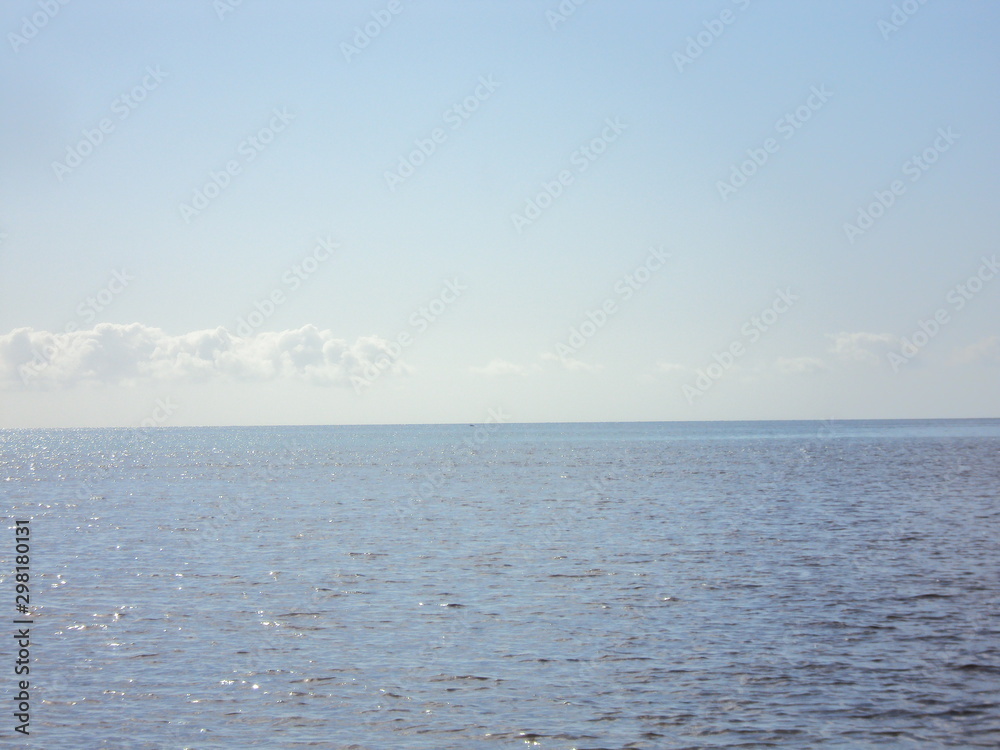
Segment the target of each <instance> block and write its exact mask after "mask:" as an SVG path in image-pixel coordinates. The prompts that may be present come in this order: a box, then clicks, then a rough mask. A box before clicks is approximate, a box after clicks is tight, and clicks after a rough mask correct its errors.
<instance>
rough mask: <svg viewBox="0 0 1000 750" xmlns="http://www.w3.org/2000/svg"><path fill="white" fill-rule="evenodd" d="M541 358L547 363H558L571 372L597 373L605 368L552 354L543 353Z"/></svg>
mask: <svg viewBox="0 0 1000 750" xmlns="http://www.w3.org/2000/svg"><path fill="white" fill-rule="evenodd" d="M541 358H542V359H543V360H544V361H546V362H557V363H558V364H560V365H561V366H562V367H564V368H566V369H567V370H569V371H570V372H597V371H598V370H600V369H602V367H603V366H602V365H591V364H588V363H587V362H584V361H583V360H581V359H574V358H573V357H559V356H557V355H555V354H553V353H552V352H542V355H541Z"/></svg>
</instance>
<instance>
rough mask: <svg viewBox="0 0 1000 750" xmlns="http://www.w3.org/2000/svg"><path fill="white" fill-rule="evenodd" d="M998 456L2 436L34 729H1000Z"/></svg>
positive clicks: (857, 437) (364, 436) (955, 451)
mask: <svg viewBox="0 0 1000 750" xmlns="http://www.w3.org/2000/svg"><path fill="white" fill-rule="evenodd" d="M998 459H1000V421H998V420H959V421H906V422H826V423H821V422H757V423H645V424H637V423H628V424H580V425H502V426H495V425H489V426H484V425H479V426H475V427H471V426H468V425H457V426H412V427H292V428H166V429H151V430H23V431H0V486H2V489H3V501H4V504H5V507H6V508H7V509H8V511H7V512H8V513H9V515H10V516H11V517H24V516H29V517H30V518H31V527H32V536H33V541H32V544H33V562H32V565H33V579H32V590H33V594H32V596H33V598H32V602H33V605H34V613H33V614H34V619H35V621H36V624H35V625H34V628H33V633H32V635H33V643H32V655H33V657H34V661H33V663H32V666H31V669H32V672H31V676H32V727H31V728H32V735H31V738H30V740H27V741H26V740H24V739H18V740H17V744H18V745H20V746H24V747H32V748H45V749H46V750H50V749H56V750H58V749H61V748H185V747H187V748H199V749H200V748H242V747H261V748H306V747H314V748H372V749H379V750H381V749H383V748H421V749H423V748H427V749H428V750H430V749H431V748H433V749H435V750H439V749H440V748H505V747H510V748H514V747H526V746H533V747H537V748H543V749H547V748H552V749H559V750H568V749H569V748H578V749H579V750H583V749H584V748H717V747H747V748H757V747H789V748H812V747H823V748H865V747H900V748H929V747H961V748H973V747H991V748H992V747H997V746H998V745H1000V638H998V637H1000V612H998V601H1000V580H998V577H1000V541H998V540H1000V535H998V531H1000V503H998V494H1000V460H998ZM6 533H7V538H6V539H5V540H0V562H2V568H0V575H2V577H3V583H2V585H0V611H2V608H3V607H5V606H8V602H9V608H10V609H9V611H10V612H11V614H12V615H13V597H14V591H13V581H12V579H11V575H10V574H11V571H12V567H13V562H12V560H11V554H10V553H11V552H12V551H13V543H14V542H13V531H12V530H10V531H8V532H6ZM5 640H8V641H9V640H12V639H5ZM0 658H3V660H4V661H11V662H12V660H13V656H12V649H11V644H10V643H8V645H7V646H5V647H3V648H2V649H0ZM2 671H3V673H4V674H5V675H6V676H5V677H4V678H2V679H0V684H2V687H3V690H4V693H3V699H4V705H5V706H10V705H11V704H12V701H11V698H12V688H13V679H14V678H13V675H12V671H13V669H12V667H11V668H3V670H2ZM9 713H10V712H9V711H4V712H3V715H4V716H7V715H8V714H9ZM2 722H3V723H2V724H0V736H3V737H5V738H7V739H9V738H10V737H11V728H12V726H13V720H12V718H9V717H8V718H5V719H3V720H2Z"/></svg>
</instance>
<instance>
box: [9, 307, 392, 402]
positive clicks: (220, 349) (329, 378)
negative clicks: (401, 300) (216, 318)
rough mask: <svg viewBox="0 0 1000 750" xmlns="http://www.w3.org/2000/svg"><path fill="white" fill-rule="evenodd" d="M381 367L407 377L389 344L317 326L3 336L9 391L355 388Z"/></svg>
mask: <svg viewBox="0 0 1000 750" xmlns="http://www.w3.org/2000/svg"><path fill="white" fill-rule="evenodd" d="M376 369H377V370H380V371H381V372H382V373H383V374H385V373H401V372H407V371H408V368H407V367H406V366H405V365H402V364H401V363H399V362H397V361H396V360H395V357H394V356H392V352H391V350H390V342H389V341H387V340H385V339H382V338H379V337H377V336H362V337H359V338H357V339H356V340H355V341H354V342H353V343H352V342H348V341H346V340H344V339H339V338H336V337H335V336H334V335H333V333H332V332H331V331H329V330H320V329H319V328H317V327H316V326H314V325H307V326H303V327H302V328H298V329H291V330H287V331H262V332H259V333H256V334H253V335H250V336H246V337H239V336H234V335H233V334H231V333H230V332H229V331H227V330H226V329H225V328H222V327H220V328H215V329H209V330H204V331H191V332H190V333H182V334H178V335H172V334H168V333H166V332H165V331H163V330H161V329H159V328H153V327H150V326H145V325H142V324H141V323H130V324H127V325H121V324H114V323H102V324H100V325H98V326H96V327H95V328H94V329H92V330H87V331H72V332H65V333H62V332H50V331H36V330H34V329H31V328H18V329H16V330H14V331H11V332H10V333H8V334H5V335H0V383H3V384H4V385H5V386H7V387H18V386H20V387H23V386H34V385H37V386H49V387H69V386H73V385H76V384H79V383H102V384H124V385H133V384H137V383H140V382H143V381H150V380H172V381H185V382H205V381H210V380H233V381H266V380H276V379H298V380H302V381H306V382H309V383H313V384H317V385H332V386H350V385H351V384H352V378H363V377H366V372H367V374H368V376H369V377H370V376H371V374H372V373H373V372H375V371H376Z"/></svg>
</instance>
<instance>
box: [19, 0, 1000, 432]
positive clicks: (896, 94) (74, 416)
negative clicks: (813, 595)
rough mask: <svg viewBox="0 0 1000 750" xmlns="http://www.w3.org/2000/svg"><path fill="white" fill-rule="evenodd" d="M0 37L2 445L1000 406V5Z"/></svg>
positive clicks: (187, 14) (85, 16)
mask: <svg viewBox="0 0 1000 750" xmlns="http://www.w3.org/2000/svg"><path fill="white" fill-rule="evenodd" d="M0 32H2V35H3V39H2V40H0V96H2V101H4V102H5V103H6V106H5V107H4V116H3V117H2V118H0V427H4V428H11V427H102V426H121V427H130V426H180V425H230V424H251V425H252V424H368V423H374V424H379V423H384V424H399V423H439V422H470V423H471V422H477V423H478V422H485V421H488V420H507V421H515V422H552V421H643V420H655V421H659V420H744V419H817V420H820V419H821V420H838V419H866V418H873V419H874V418H948V417H998V416H1000V392H998V389H997V387H996V385H997V376H998V373H1000V315H998V313H1000V280H997V278H998V277H1000V267H998V266H997V252H998V247H997V242H996V238H997V237H998V236H1000V232H998V229H1000V227H998V224H1000V212H998V211H997V210H996V196H997V195H998V187H1000V141H998V138H997V131H996V124H997V122H1000V102H998V98H997V96H996V92H997V91H998V90H1000V86H998V84H1000V64H998V63H1000V60H998V58H1000V48H998V47H997V45H996V43H995V40H996V39H997V37H998V36H1000V6H998V5H997V4H995V3H988V2H982V1H976V0H969V1H968V2H948V1H946V0H926V1H925V2H920V1H919V0H907V1H906V2H888V1H883V0H842V1H841V2H837V3H802V2H797V1H794V0H770V1H769V2H763V1H762V0H712V1H711V2H684V3H668V2H652V1H641V0H621V1H619V2H611V1H610V0H562V2H559V1H558V0H530V1H529V0H502V1H501V0H480V1H479V2H474V3H473V2H451V1H446V0H376V1H375V2H360V1H359V2H318V1H316V2H308V1H306V0H299V1H296V2H281V3H279V2H274V1H268V0H242V2H239V1H238V0H174V1H172V2H144V3H136V2H116V1H114V0H91V1H89V2H83V1H82V0H8V1H7V2H5V3H3V6H2V8H0Z"/></svg>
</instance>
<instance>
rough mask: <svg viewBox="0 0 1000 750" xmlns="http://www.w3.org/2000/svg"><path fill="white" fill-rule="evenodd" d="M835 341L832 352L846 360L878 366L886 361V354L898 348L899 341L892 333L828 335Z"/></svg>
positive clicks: (862, 332) (844, 332)
mask: <svg viewBox="0 0 1000 750" xmlns="http://www.w3.org/2000/svg"><path fill="white" fill-rule="evenodd" d="M828 336H829V337H830V338H831V339H833V346H832V347H831V349H830V351H832V352H833V353H834V354H836V355H838V356H839V357H842V358H844V359H851V360H855V361H858V362H868V363H870V364H877V363H878V362H880V361H884V359H885V355H886V353H887V352H888V351H889V350H890V349H894V348H896V346H897V344H898V342H899V339H897V338H896V337H895V336H893V335H892V334H891V333H867V332H865V331H857V332H855V333H848V332H847V331H841V332H840V333H837V334H828Z"/></svg>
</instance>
